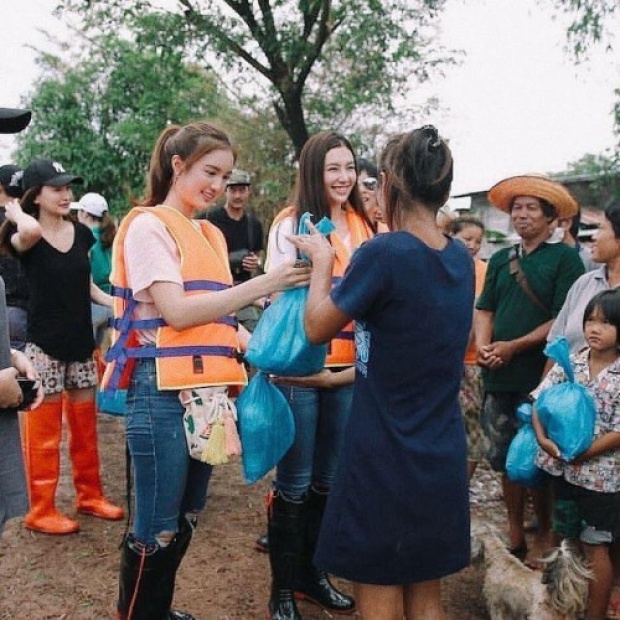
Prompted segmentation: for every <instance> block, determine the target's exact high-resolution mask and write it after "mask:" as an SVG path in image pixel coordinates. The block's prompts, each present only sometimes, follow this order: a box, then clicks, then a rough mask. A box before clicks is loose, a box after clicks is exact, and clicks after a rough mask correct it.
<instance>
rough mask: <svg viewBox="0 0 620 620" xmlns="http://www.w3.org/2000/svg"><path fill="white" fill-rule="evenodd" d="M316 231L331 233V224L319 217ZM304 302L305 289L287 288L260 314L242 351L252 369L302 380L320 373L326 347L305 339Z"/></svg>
mask: <svg viewBox="0 0 620 620" xmlns="http://www.w3.org/2000/svg"><path fill="white" fill-rule="evenodd" d="M309 217H310V214H309V213H304V214H303V215H302V216H301V219H300V221H299V233H300V234H303V233H305V232H306V222H307V221H308V219H309ZM317 228H318V229H319V232H321V233H322V234H324V235H327V234H329V233H330V232H331V231H332V230H333V224H332V223H331V221H330V220H328V219H326V218H323V219H322V220H321V221H320V222H319V223H318V224H317ZM307 299H308V288H307V287H304V288H295V289H290V290H288V291H284V292H283V293H282V294H281V295H280V296H279V297H278V298H277V299H276V300H275V301H274V302H273V303H272V304H271V305H270V306H269V307H268V308H267V309H266V310H265V311H264V312H263V314H262V316H261V318H260V320H259V321H258V324H257V325H256V329H255V330H254V332H253V333H252V337H251V338H250V342H249V344H248V349H247V351H246V352H245V359H246V360H247V361H248V362H249V363H250V364H252V366H254V367H256V368H258V369H259V370H262V371H264V372H267V373H270V374H274V375H280V376H282V377H304V376H307V375H312V374H314V373H317V372H320V371H321V370H322V368H323V366H325V358H326V357H327V345H326V344H321V345H313V344H311V343H310V341H309V340H308V338H307V337H306V330H305V328H304V312H305V309H306V300H307Z"/></svg>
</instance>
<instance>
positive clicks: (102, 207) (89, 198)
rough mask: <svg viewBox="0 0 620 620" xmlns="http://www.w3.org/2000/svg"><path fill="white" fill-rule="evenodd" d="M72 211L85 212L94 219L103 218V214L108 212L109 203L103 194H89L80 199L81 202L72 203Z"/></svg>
mask: <svg viewBox="0 0 620 620" xmlns="http://www.w3.org/2000/svg"><path fill="white" fill-rule="evenodd" d="M71 209H74V210H76V211H84V212H86V213H88V214H89V215H92V216H93V217H103V214H104V213H107V211H108V201H107V200H106V199H105V198H104V197H103V196H102V195H101V194H96V193H95V192H88V193H87V194H84V195H83V196H82V197H81V198H80V200H79V202H72V203H71Z"/></svg>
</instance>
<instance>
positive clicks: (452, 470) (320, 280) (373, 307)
mask: <svg viewBox="0 0 620 620" xmlns="http://www.w3.org/2000/svg"><path fill="white" fill-rule="evenodd" d="M380 169H381V182H382V188H381V192H382V196H383V204H384V205H385V211H384V213H385V216H386V222H387V224H388V226H389V228H390V231H392V232H389V233H385V234H382V235H377V237H375V238H374V239H372V240H370V241H368V242H367V243H365V244H364V245H362V246H361V247H360V248H359V249H358V250H357V251H356V252H355V254H354V255H353V257H352V259H351V264H350V266H349V269H348V271H347V273H346V275H345V276H344V278H343V279H342V281H341V283H340V285H339V286H337V287H336V288H334V289H333V290H331V292H330V289H331V280H332V277H331V273H332V262H333V260H334V251H333V248H332V247H331V246H330V245H329V243H327V241H325V239H323V238H322V237H320V236H319V235H310V236H301V237H298V238H296V239H295V244H296V246H297V247H298V248H299V249H300V251H301V252H303V253H305V254H308V255H309V256H310V257H311V259H312V264H313V267H312V278H311V284H310V293H309V295H310V296H309V299H308V303H307V305H306V318H305V320H306V332H307V334H308V337H309V338H310V340H311V341H312V342H315V343H318V342H327V341H329V340H330V339H331V338H333V336H334V335H335V334H337V333H339V332H340V330H341V329H342V328H343V326H344V325H346V324H348V323H349V321H351V320H352V319H354V320H355V321H356V323H355V340H356V375H355V390H354V397H353V406H352V410H351V419H350V421H349V424H348V426H347V432H346V436H345V439H344V445H343V449H342V455H341V458H340V462H339V465H338V471H337V474H336V478H335V480H334V483H333V490H332V494H331V496H330V499H329V502H328V505H327V509H326V512H325V518H324V522H323V527H322V529H321V534H320V537H319V542H318V548H317V552H316V555H315V562H316V564H317V566H318V567H320V568H322V569H325V570H327V571H329V572H332V573H335V574H336V575H339V576H341V577H344V578H346V579H350V580H352V581H353V582H355V600H356V602H357V606H358V609H359V610H360V611H361V613H362V617H363V618H364V620H393V619H395V618H399V619H400V618H402V617H403V616H405V617H406V618H408V619H409V620H413V619H414V618H415V620H437V619H439V618H443V617H444V615H443V611H442V608H441V596H440V595H441V588H440V578H441V577H443V576H445V575H449V574H451V573H454V572H456V571H458V570H460V569H461V568H464V567H465V566H467V565H468V564H469V556H470V549H469V494H468V488H467V474H466V445H465V443H466V442H465V431H464V428H463V422H462V419H461V416H460V412H459V407H458V402H457V396H458V389H459V382H460V379H461V375H462V367H463V356H464V354H465V348H466V346H467V342H468V338H469V331H470V327H471V318H472V312H473V302H474V275H473V266H472V262H471V260H469V259H468V255H467V250H466V249H465V248H464V247H463V244H462V243H460V242H457V241H454V240H452V239H449V238H447V237H445V236H444V235H443V234H442V233H441V231H440V230H439V229H438V228H437V225H436V219H435V218H436V214H437V211H438V209H439V207H441V205H443V204H444V203H445V201H446V200H447V198H448V195H449V192H450V185H451V182H452V170H453V166H452V156H451V153H450V149H449V148H448V145H447V143H446V142H445V141H444V140H443V139H442V138H441V137H440V136H439V135H438V133H437V130H436V129H435V128H434V127H431V126H425V127H422V128H420V129H416V130H414V131H412V132H410V133H407V134H402V135H399V136H396V137H394V138H392V139H391V140H390V142H389V143H388V145H387V147H386V148H385V149H384V151H383V154H382V155H381V161H380ZM437 377H441V381H438V380H437Z"/></svg>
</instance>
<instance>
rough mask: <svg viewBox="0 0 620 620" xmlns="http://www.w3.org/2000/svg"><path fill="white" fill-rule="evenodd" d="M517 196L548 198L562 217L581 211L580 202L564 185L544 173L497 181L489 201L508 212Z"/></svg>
mask: <svg viewBox="0 0 620 620" xmlns="http://www.w3.org/2000/svg"><path fill="white" fill-rule="evenodd" d="M517 196H533V197H534V198H542V199H543V200H546V201H547V202H548V203H549V204H552V205H553V206H554V207H555V209H556V211H557V213H558V217H560V218H569V217H573V215H576V214H577V212H578V211H579V204H578V203H577V201H576V200H575V199H574V198H573V197H572V196H571V194H570V193H569V192H568V190H567V189H566V188H565V187H564V186H563V185H560V184H559V183H557V182H556V181H552V180H551V179H549V178H548V177H545V176H542V175H536V174H528V175H522V176H517V177H509V178H507V179H504V180H503V181H500V182H499V183H496V184H495V185H494V186H493V187H492V188H491V189H490V190H489V193H488V194H487V198H488V199H489V202H490V203H491V204H492V205H494V206H496V207H497V208H498V209H501V210H502V211H505V212H506V213H510V206H511V205H512V201H513V200H514V199H515V198H516V197H517Z"/></svg>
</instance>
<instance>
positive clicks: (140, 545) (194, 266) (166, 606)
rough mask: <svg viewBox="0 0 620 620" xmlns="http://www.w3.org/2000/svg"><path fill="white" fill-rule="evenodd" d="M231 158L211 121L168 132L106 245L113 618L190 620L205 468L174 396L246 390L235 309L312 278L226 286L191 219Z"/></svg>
mask: <svg viewBox="0 0 620 620" xmlns="http://www.w3.org/2000/svg"><path fill="white" fill-rule="evenodd" d="M235 160H236V151H235V149H234V147H233V146H232V144H231V142H230V140H229V138H228V136H227V135H226V134H225V133H224V132H223V131H222V130H220V129H219V128H217V127H215V126H214V125H212V124H210V123H208V122H195V123H191V124H189V125H185V126H183V127H179V126H174V125H173V126H169V127H167V128H166V129H165V130H164V131H163V132H162V133H161V135H160V137H159V139H158V141H157V144H156V146H155V150H154V152H153V154H152V158H151V165H150V169H149V174H148V186H147V191H146V197H145V199H144V200H143V201H142V203H141V206H140V207H138V208H137V209H134V210H132V211H131V212H130V213H129V214H128V215H127V216H126V218H125V219H124V220H123V222H122V223H121V226H120V228H119V231H118V234H117V236H116V238H115V241H114V250H113V269H112V275H111V281H112V284H113V286H114V287H115V288H114V289H113V294H114V295H116V296H117V299H116V301H115V322H114V327H115V339H114V342H113V345H112V347H111V349H110V358H111V360H112V361H111V363H110V364H109V366H108V368H107V369H106V376H105V378H104V383H105V386H106V387H107V388H112V389H114V388H115V387H123V386H124V385H125V384H126V385H127V386H128V394H127V408H126V429H127V443H128V446H129V451H130V454H131V460H132V464H133V468H134V488H135V513H134V520H133V524H132V528H131V531H130V533H129V535H128V536H127V537H126V539H125V541H124V543H123V547H122V557H121V568H120V584H119V600H118V605H117V609H118V616H119V618H121V619H122V620H129V619H131V620H164V619H166V620H169V619H171V618H173V619H177V620H179V619H185V620H188V619H191V618H192V616H191V615H189V614H187V613H184V612H180V611H176V610H173V609H172V608H171V604H172V598H173V592H174V582H175V576H176V571H177V569H178V567H179V565H180V563H181V560H182V559H183V556H184V555H185V552H186V551H187V547H188V545H189V542H190V539H191V536H192V532H193V530H194V528H195V525H196V518H197V515H198V513H199V512H200V511H201V510H202V509H203V508H204V505H205V501H206V492H207V484H208V481H209V476H210V473H211V466H210V465H207V464H205V463H202V462H201V461H198V460H194V459H191V458H190V456H189V453H188V449H187V444H186V439H185V432H184V427H183V413H184V407H183V406H182V404H181V402H180V401H179V398H178V396H179V390H181V389H184V388H190V387H203V386H215V385H219V386H234V385H238V386H239V385H243V384H244V383H245V382H246V376H245V371H244V370H243V366H242V363H241V361H240V359H239V356H238V355H236V353H237V352H238V351H239V349H240V343H239V339H238V337H237V331H236V325H235V322H234V316H233V314H234V312H235V311H236V310H237V309H239V308H242V307H244V306H247V305H248V304H250V303H252V302H253V301H254V300H255V299H257V298H260V297H262V296H264V295H268V294H269V293H271V292H273V291H276V290H282V289H286V288H290V287H295V286H302V285H305V284H307V283H308V281H309V272H310V270H309V269H308V268H299V267H294V261H289V262H288V263H287V264H284V265H282V267H281V268H279V269H278V270H277V271H273V272H271V273H269V274H265V275H262V276H259V277H257V278H254V279H252V280H249V281H248V282H245V283H243V284H240V285H238V286H235V287H233V286H232V277H231V275H230V270H229V268H228V259H227V250H226V243H225V241H224V238H223V236H222V235H221V233H220V232H219V231H218V230H217V229H216V228H215V227H214V226H212V225H211V224H210V223H209V222H200V223H199V222H197V221H194V220H192V217H193V216H194V214H195V213H196V212H197V211H201V210H204V209H206V208H207V207H209V206H210V205H211V204H212V203H213V202H214V201H215V200H216V199H217V198H219V197H220V196H221V195H222V193H223V192H224V189H225V187H226V181H227V179H228V176H229V175H230V173H231V171H232V168H233V165H234V163H235Z"/></svg>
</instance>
